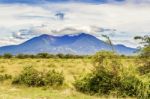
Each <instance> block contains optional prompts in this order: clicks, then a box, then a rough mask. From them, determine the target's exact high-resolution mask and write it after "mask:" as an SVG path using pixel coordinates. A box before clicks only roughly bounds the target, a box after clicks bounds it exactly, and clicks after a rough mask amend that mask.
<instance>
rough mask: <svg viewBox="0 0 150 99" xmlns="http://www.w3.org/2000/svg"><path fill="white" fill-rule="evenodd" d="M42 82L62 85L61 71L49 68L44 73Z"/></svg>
mask: <svg viewBox="0 0 150 99" xmlns="http://www.w3.org/2000/svg"><path fill="white" fill-rule="evenodd" d="M44 79H45V80H44V83H45V85H50V86H53V85H56V86H57V85H58V86H59V85H62V84H63V81H64V76H63V73H62V72H61V73H59V72H56V71H55V70H49V71H48V72H46V73H45V75H44Z"/></svg>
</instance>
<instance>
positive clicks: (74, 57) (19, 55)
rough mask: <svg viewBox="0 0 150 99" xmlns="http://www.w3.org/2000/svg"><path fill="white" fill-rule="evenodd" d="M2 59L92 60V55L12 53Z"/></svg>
mask: <svg viewBox="0 0 150 99" xmlns="http://www.w3.org/2000/svg"><path fill="white" fill-rule="evenodd" d="M0 57H1V58H6V59H10V58H19V59H25V58H64V59H69V58H72V59H78V58H85V57H86V58H90V57H91V56H90V55H73V54H61V53H60V54H49V53H38V54H17V55H13V54H11V53H5V54H3V55H1V56H0Z"/></svg>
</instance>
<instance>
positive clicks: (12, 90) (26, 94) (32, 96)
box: [0, 58, 133, 99]
mask: <svg viewBox="0 0 150 99" xmlns="http://www.w3.org/2000/svg"><path fill="white" fill-rule="evenodd" d="M121 61H122V62H123V64H124V66H126V64H128V65H127V66H132V65H133V60H132V59H122V60H121ZM26 66H33V67H34V68H36V69H38V70H40V71H44V70H48V69H55V70H57V71H62V72H63V73H64V76H65V83H64V85H63V86H62V87H59V88H51V87H26V86H16V85H12V84H11V81H9V80H7V81H4V82H3V83H2V82H0V99H104V98H108V97H106V96H105V97H103V96H90V95H86V94H82V93H79V92H77V91H76V90H75V89H74V87H73V86H72V83H73V82H74V77H75V76H78V75H79V74H81V73H85V72H89V71H90V70H91V69H92V68H93V65H92V62H91V59H30V58H29V59H16V58H12V59H0V73H1V74H3V73H7V74H10V75H12V76H15V75H17V74H19V73H20V72H21V70H22V69H23V68H24V67H26ZM112 97H113V96H109V98H112Z"/></svg>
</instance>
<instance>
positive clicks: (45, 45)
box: [0, 33, 136, 55]
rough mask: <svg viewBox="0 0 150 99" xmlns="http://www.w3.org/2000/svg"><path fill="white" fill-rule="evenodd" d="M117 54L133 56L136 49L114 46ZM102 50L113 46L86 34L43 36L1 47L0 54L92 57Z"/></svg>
mask: <svg viewBox="0 0 150 99" xmlns="http://www.w3.org/2000/svg"><path fill="white" fill-rule="evenodd" d="M114 48H115V50H116V52H117V53H119V54H125V55H132V54H133V53H134V52H135V51H136V49H134V48H129V47H126V46H124V45H114ZM100 50H111V46H110V45H108V44H107V43H105V42H104V41H101V40H99V39H98V38H96V37H94V36H92V35H90V34H85V33H80V34H76V35H63V36H52V35H47V34H43V35H41V36H38V37H34V38H32V39H30V40H28V41H26V42H24V43H22V44H19V45H11V46H4V47H0V54H4V53H12V54H19V53H23V54H37V53H42V52H47V53H51V54H58V53H63V54H68V53H69V54H78V55H90V54H95V53H96V52H97V51H100Z"/></svg>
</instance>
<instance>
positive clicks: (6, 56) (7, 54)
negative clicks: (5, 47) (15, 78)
mask: <svg viewBox="0 0 150 99" xmlns="http://www.w3.org/2000/svg"><path fill="white" fill-rule="evenodd" d="M3 57H4V58H12V57H13V55H12V54H10V53H5V54H4V55H3Z"/></svg>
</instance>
